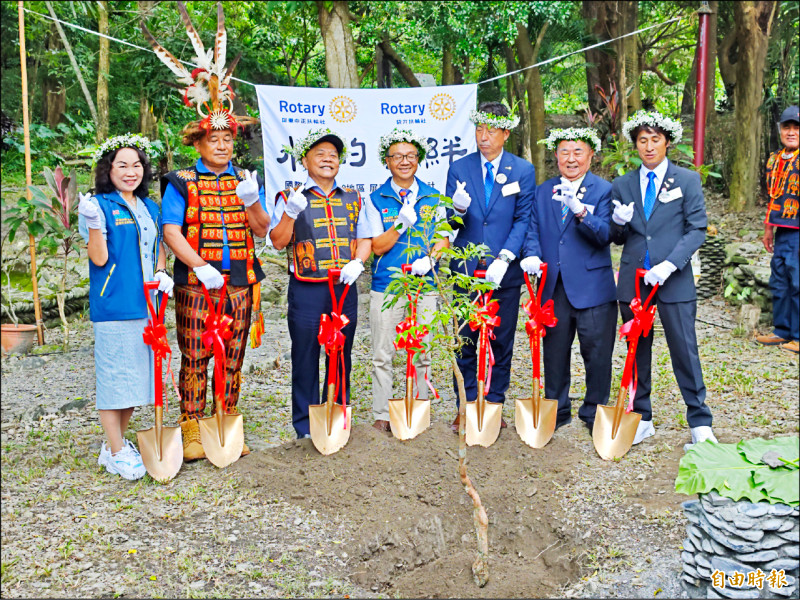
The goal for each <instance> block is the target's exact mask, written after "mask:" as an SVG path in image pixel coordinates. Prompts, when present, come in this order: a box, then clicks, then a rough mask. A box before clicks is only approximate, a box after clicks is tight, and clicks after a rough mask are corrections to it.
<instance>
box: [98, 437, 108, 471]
mask: <svg viewBox="0 0 800 600" xmlns="http://www.w3.org/2000/svg"><path fill="white" fill-rule="evenodd" d="M109 460H111V450H109V449H108V444H106V443H105V442H103V443H102V444H100V456H98V457H97V464H98V465H100V466H101V467H105V466H106V465H107V464H108V461H109Z"/></svg>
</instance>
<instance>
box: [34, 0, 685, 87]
mask: <svg viewBox="0 0 800 600" xmlns="http://www.w3.org/2000/svg"><path fill="white" fill-rule="evenodd" d="M22 10H24V11H25V12H28V13H31V14H33V15H37V16H39V17H42V18H44V19H49V20H51V21H58V22H59V23H61V24H62V25H66V26H67V27H72V28H73V29H78V30H80V31H83V32H85V33H90V34H92V35H96V36H98V37H103V38H106V39H109V40H111V41H114V42H119V43H120V44H124V45H126V46H130V47H131V48H136V49H137V50H144V51H145V52H151V53H153V54H155V51H154V50H153V49H152V48H145V47H144V46H137V45H136V44H133V43H131V42H128V41H126V40H121V39H119V38H115V37H112V36H110V35H105V34H103V33H100V32H99V31H94V30H92V29H87V28H86V27H81V26H80V25H75V24H74V23H70V22H69V21H63V20H61V19H58V18H55V19H54V18H53V17H51V16H50V15H45V14H42V13H39V12H36V11H35V10H31V9H29V8H25V7H24V6H23V7H22ZM685 18H687V17H686V16H682V17H674V18H672V19H669V20H668V21H664V22H663V23H657V24H655V25H650V26H648V27H643V28H641V29H637V30H636V31H631V32H630V33H626V34H623V35H621V36H619V37H615V38H613V39H611V40H604V41H602V42H598V43H596V44H592V45H591V46H586V47H585V48H581V49H579V50H574V51H572V52H567V53H566V54H562V55H560V56H555V57H553V58H548V59H547V60H542V61H539V62H537V63H536V64H533V65H530V66H528V67H523V68H521V69H517V70H516V71H511V72H509V73H503V74H502V75H497V76H495V77H491V78H489V79H484V80H483V81H479V82H478V83H477V85H482V84H484V83H489V82H490V81H496V80H498V79H503V78H505V77H509V76H511V75H516V74H517V73H522V72H523V71H527V70H528V69H533V68H536V67H541V66H542V65H547V64H550V63H552V62H556V61H559V60H563V59H565V58H568V57H570V56H572V55H574V54H579V53H580V52H586V51H587V50H593V49H595V48H599V47H600V46H605V45H606V44H610V43H612V42H616V41H617V40H621V39H623V38H627V37H630V36H632V35H636V34H638V33H642V32H644V31H649V30H650V29H655V28H656V27H662V26H664V25H669V24H670V23H674V22H675V21H680V20H682V19H685ZM178 60H179V61H180V62H182V63H183V64H185V65H188V66H190V67H198V65H196V64H194V63H192V62H189V61H186V60H181V59H178ZM231 79H233V80H234V81H238V82H240V83H246V84H247V85H252V86H253V87H255V86H256V85H257V84H255V83H252V82H250V81H245V80H244V79H239V78H238V77H231Z"/></svg>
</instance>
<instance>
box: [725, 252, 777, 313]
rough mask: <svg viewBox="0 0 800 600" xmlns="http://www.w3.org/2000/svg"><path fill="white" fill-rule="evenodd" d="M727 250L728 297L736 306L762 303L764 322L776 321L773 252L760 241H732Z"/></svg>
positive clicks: (726, 281) (726, 285)
mask: <svg viewBox="0 0 800 600" xmlns="http://www.w3.org/2000/svg"><path fill="white" fill-rule="evenodd" d="M725 252H726V258H725V268H724V269H723V272H722V278H723V282H722V284H723V289H724V290H726V291H727V294H728V295H727V296H726V297H725V299H726V300H727V301H728V302H729V303H730V304H733V305H735V306H738V305H742V304H753V305H755V306H758V307H759V308H760V309H761V323H763V324H767V325H768V324H770V323H772V292H770V289H769V275H770V268H769V261H770V255H768V254H767V253H766V252H765V250H764V247H763V246H762V245H761V243H760V242H741V243H734V244H728V245H727V246H726V247H725ZM748 290H749V291H748Z"/></svg>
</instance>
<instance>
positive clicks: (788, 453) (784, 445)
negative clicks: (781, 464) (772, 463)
mask: <svg viewBox="0 0 800 600" xmlns="http://www.w3.org/2000/svg"><path fill="white" fill-rule="evenodd" d="M737 448H738V450H739V452H741V453H742V454H744V456H745V458H746V459H747V460H749V461H750V462H751V463H753V464H754V465H757V464H760V463H762V462H763V461H762V460H761V457H762V456H764V453H765V452H769V451H774V452H777V453H778V455H779V456H780V457H781V458H783V459H784V460H787V461H789V462H792V461H796V460H797V458H798V457H799V456H800V437H797V436H791V437H777V438H774V439H771V440H765V439H762V438H755V439H752V440H745V441H741V442H739V443H738V444H737Z"/></svg>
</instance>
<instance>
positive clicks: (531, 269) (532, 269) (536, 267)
mask: <svg viewBox="0 0 800 600" xmlns="http://www.w3.org/2000/svg"><path fill="white" fill-rule="evenodd" d="M519 266H520V267H522V270H523V271H525V272H526V273H527V274H528V275H541V274H542V259H541V258H539V257H538V256H529V257H528V258H523V259H522V260H521V261H520V263H519Z"/></svg>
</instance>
